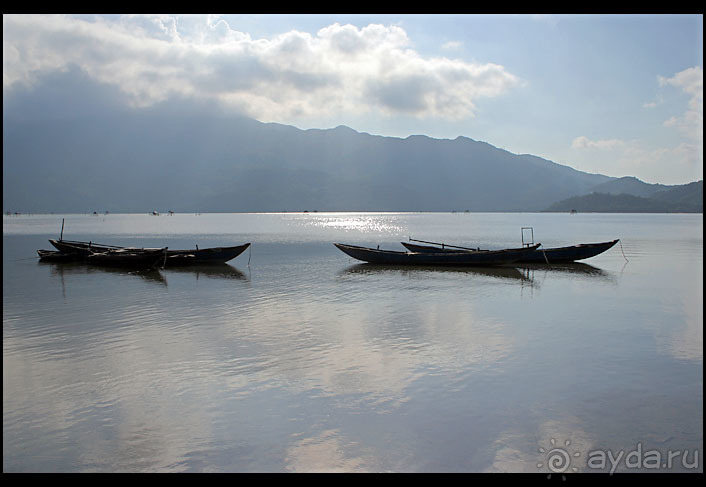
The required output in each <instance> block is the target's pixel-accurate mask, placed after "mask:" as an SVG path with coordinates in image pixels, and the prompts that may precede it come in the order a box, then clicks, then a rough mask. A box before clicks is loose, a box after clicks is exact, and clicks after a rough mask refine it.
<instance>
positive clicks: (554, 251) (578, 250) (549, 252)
mask: <svg viewBox="0 0 706 487" xmlns="http://www.w3.org/2000/svg"><path fill="white" fill-rule="evenodd" d="M619 240H620V239H616V240H611V241H609V242H599V243H589V244H578V245H571V246H568V247H557V248H551V249H541V248H538V249H536V250H534V251H532V252H528V253H527V254H525V255H524V256H523V257H522V258H521V259H519V260H517V261H516V262H517V263H521V264H525V263H527V264H529V263H536V264H566V263H569V262H576V261H577V260H584V259H589V258H591V257H595V256H596V255H599V254H602V253H603V252H605V251H606V250H608V249H610V248H611V247H613V246H614V245H615V244H616V243H618V241H619ZM401 243H402V245H404V246H405V247H406V248H407V249H408V250H409V251H411V252H419V253H439V252H467V253H477V252H486V251H485V250H481V251H478V250H473V249H467V250H461V249H455V248H449V247H445V248H440V247H432V246H428V245H417V244H412V243H408V242H401Z"/></svg>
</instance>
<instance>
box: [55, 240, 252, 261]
mask: <svg viewBox="0 0 706 487" xmlns="http://www.w3.org/2000/svg"><path fill="white" fill-rule="evenodd" d="M49 243H51V244H52V245H53V246H54V247H55V248H56V249H57V250H59V251H60V252H74V253H75V252H88V251H91V252H109V251H113V250H159V249H154V248H145V249H138V248H135V247H118V246H115V245H106V244H96V243H93V242H80V241H74V240H54V239H49ZM249 246H250V243H246V244H243V245H237V246H234V247H213V248H206V249H199V248H198V247H197V248H195V249H190V250H168V251H167V262H166V267H170V266H184V265H193V264H199V265H200V264H223V263H225V262H228V261H229V260H232V259H235V258H236V257H237V256H239V255H240V254H242V253H243V252H244V251H245V249H247V248H248V247H249Z"/></svg>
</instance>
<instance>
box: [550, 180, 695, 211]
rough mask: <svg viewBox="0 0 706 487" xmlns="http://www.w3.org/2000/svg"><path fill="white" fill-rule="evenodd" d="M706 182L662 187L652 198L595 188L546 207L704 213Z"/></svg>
mask: <svg viewBox="0 0 706 487" xmlns="http://www.w3.org/2000/svg"><path fill="white" fill-rule="evenodd" d="M703 199H704V183H703V181H697V182H694V183H690V184H685V185H680V186H675V187H672V188H670V189H666V190H660V191H657V192H655V193H653V195H652V196H651V197H649V198H643V197H640V196H634V195H630V194H625V193H623V194H617V195H616V194H608V193H599V192H594V193H591V194H587V195H583V196H575V197H573V198H567V199H565V200H562V201H560V202H558V203H555V204H553V205H551V206H550V207H549V208H547V209H546V210H545V211H548V212H568V211H571V210H576V211H579V212H600V213H703V211H704V205H703Z"/></svg>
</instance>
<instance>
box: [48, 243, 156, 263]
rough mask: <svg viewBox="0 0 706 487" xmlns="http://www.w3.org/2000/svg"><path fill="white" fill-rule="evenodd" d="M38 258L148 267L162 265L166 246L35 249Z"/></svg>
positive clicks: (51, 260) (50, 260)
mask: <svg viewBox="0 0 706 487" xmlns="http://www.w3.org/2000/svg"><path fill="white" fill-rule="evenodd" d="M37 254H38V255H39V259H40V260H42V261H45V262H81V263H85V264H91V265H101V266H112V267H131V268H149V267H164V263H165V261H166V258H167V248H166V247H165V248H163V249H112V250H101V251H93V250H85V249H81V248H77V249H75V250H74V251H54V250H37Z"/></svg>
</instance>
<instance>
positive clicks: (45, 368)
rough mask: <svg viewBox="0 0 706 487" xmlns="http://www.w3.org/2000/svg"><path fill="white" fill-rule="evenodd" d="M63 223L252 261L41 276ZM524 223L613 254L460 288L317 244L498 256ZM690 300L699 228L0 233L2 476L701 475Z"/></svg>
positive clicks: (427, 217) (344, 226) (697, 282)
mask: <svg viewBox="0 0 706 487" xmlns="http://www.w3.org/2000/svg"><path fill="white" fill-rule="evenodd" d="M62 218H64V219H65V227H64V238H66V239H72V240H91V241H94V242H99V243H108V244H117V245H136V246H155V247H156V246H169V247H170V248H172V249H178V248H193V247H194V246H195V245H198V246H199V247H201V248H205V247H215V246H229V245H237V244H241V243H245V242H251V243H252V246H251V248H250V249H249V250H247V251H246V252H245V253H243V254H241V255H240V256H239V257H238V258H236V259H235V260H233V261H231V262H230V263H229V265H224V266H217V267H215V268H212V269H209V268H203V267H199V268H195V269H164V270H160V271H152V272H131V271H124V270H103V269H100V268H88V267H86V266H82V265H66V264H64V265H58V264H46V263H41V262H38V260H37V258H36V250H37V249H51V246H50V244H49V243H48V242H47V239H48V238H57V237H58V236H59V234H60V231H61V223H62ZM528 226H531V227H533V229H534V240H535V241H536V242H541V243H542V244H543V246H545V247H555V246H562V245H573V244H576V243H589V242H600V241H607V240H612V239H615V238H620V239H621V242H620V244H619V245H616V246H615V247H613V248H611V249H610V250H608V251H607V252H606V253H604V254H602V255H599V256H597V257H594V258H591V259H589V260H586V261H584V264H583V265H557V266H547V265H534V266H525V267H521V266H520V267H502V268H495V269H493V268H487V269H465V270H464V269H436V268H432V269H424V268H408V269H405V268H386V267H374V266H368V265H364V264H361V263H359V262H356V261H354V260H353V259H351V258H350V257H348V256H346V255H345V254H343V253H342V252H340V251H339V250H338V249H336V248H335V247H334V246H333V245H332V243H333V242H343V243H351V244H356V245H364V246H371V247H376V246H378V245H380V248H389V249H394V250H403V247H402V246H401V245H400V241H403V240H407V239H408V238H409V237H412V238H416V239H422V240H434V241H444V242H446V243H451V244H458V245H469V246H474V247H475V246H480V247H482V248H503V247H518V246H520V243H521V238H522V233H521V227H528ZM702 296H703V215H701V214H698V215H662V214H660V215H645V214H575V215H569V214H544V213H542V214H533V213H518V214H502V213H480V214H478V213H455V214H451V213H309V214H302V213H283V214H199V215H194V214H190V215H189V214H176V215H172V216H168V215H161V216H150V215H122V214H109V215H18V216H14V215H12V216H8V215H6V216H4V217H3V471H4V472H312V471H313V472H331V471H334V472H536V473H543V474H547V475H551V474H554V475H564V474H567V475H570V474H571V473H573V472H574V471H579V472H592V471H603V472H608V471H618V472H620V471H624V472H625V471H636V470H641V471H660V472H664V471H670V472H671V471H687V472H691V471H698V472H703V463H702V462H703V297H702ZM609 454H610V455H609ZM611 459H612V460H613V461H612V462H611ZM601 462H602V463H601Z"/></svg>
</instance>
